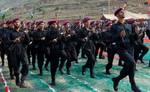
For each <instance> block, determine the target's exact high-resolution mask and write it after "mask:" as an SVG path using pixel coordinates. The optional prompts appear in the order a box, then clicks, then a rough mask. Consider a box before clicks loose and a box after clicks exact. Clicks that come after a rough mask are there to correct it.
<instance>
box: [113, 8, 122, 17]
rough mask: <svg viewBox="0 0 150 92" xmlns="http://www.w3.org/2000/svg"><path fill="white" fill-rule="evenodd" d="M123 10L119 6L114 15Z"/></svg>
mask: <svg viewBox="0 0 150 92" xmlns="http://www.w3.org/2000/svg"><path fill="white" fill-rule="evenodd" d="M122 10H124V9H123V8H119V9H117V10H116V11H115V13H114V15H115V16H116V15H117V14H118V13H119V12H120V11H122Z"/></svg>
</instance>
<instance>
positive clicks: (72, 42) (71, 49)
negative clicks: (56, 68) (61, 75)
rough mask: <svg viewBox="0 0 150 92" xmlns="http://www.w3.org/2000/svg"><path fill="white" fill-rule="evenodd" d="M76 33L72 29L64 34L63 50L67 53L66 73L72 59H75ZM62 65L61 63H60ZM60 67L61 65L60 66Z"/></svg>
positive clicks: (68, 70)
mask: <svg viewBox="0 0 150 92" xmlns="http://www.w3.org/2000/svg"><path fill="white" fill-rule="evenodd" d="M76 37H77V36H76V34H75V32H74V31H71V30H69V31H67V32H65V34H64V40H63V42H64V44H65V52H66V55H67V58H66V59H67V63H66V69H67V74H70V67H71V62H72V61H77V53H76V48H75V47H76ZM60 65H63V64H60ZM61 67H62V66H61Z"/></svg>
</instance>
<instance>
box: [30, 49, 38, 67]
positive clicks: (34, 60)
mask: <svg viewBox="0 0 150 92" xmlns="http://www.w3.org/2000/svg"><path fill="white" fill-rule="evenodd" d="M31 56H32V66H33V68H35V63H36V56H37V48H35V47H34V46H33V47H32V48H31Z"/></svg>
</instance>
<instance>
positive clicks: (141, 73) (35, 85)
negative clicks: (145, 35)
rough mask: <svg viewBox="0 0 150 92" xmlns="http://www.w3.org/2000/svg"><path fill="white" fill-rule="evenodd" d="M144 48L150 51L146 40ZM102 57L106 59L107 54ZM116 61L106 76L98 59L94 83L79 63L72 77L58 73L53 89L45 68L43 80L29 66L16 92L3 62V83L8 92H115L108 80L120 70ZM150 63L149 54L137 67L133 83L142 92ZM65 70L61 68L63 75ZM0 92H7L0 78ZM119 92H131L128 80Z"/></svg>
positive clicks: (148, 86) (148, 89)
mask: <svg viewBox="0 0 150 92" xmlns="http://www.w3.org/2000/svg"><path fill="white" fill-rule="evenodd" d="M145 45H146V46H147V47H150V42H149V40H147V39H145ZM103 54H104V55H105V56H106V57H107V54H106V53H103ZM118 59H119V58H118V56H117V55H116V56H115V60H114V66H113V68H112V70H111V73H112V74H111V75H106V74H105V65H106V64H107V62H108V61H107V58H106V59H97V62H96V65H95V74H96V78H95V79H92V78H90V74H89V70H87V72H86V75H84V76H83V75H82V73H81V66H82V65H83V64H84V63H85V62H86V59H79V63H73V65H72V69H71V75H67V74H66V73H65V74H64V75H61V74H60V72H59V71H58V72H57V76H56V83H57V84H56V86H55V87H51V86H50V85H49V83H50V82H51V81H50V76H51V75H50V72H48V71H46V70H45V69H44V68H43V70H44V73H43V76H38V69H37V70H32V66H31V65H30V71H29V74H28V77H27V81H26V84H27V85H28V88H19V87H17V86H16V85H15V80H10V77H9V71H8V67H7V61H6V62H5V66H4V67H1V69H2V73H1V74H3V75H4V79H5V80H6V83H7V85H8V87H9V91H10V92H114V91H113V83H112V80H111V78H113V77H116V76H117V75H118V74H119V72H120V70H121V68H122V67H120V66H118V65H117V64H118ZM149 60H150V50H149V52H148V53H147V54H146V56H145V57H144V62H145V64H141V63H139V64H137V70H138V71H136V75H135V79H136V82H137V85H138V86H139V88H140V89H141V90H142V92H150V67H148V63H149ZM65 70H66V69H65V67H64V71H65ZM9 91H8V92H9ZM0 92H6V85H5V83H4V80H3V77H2V75H0ZM118 92H132V91H131V88H130V84H129V80H128V77H126V78H125V79H123V80H122V81H121V82H120V85H119V91H118Z"/></svg>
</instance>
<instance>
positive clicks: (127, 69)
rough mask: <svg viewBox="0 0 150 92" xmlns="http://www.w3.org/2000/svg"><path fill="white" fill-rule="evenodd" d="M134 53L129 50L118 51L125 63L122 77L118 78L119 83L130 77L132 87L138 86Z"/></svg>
mask: <svg viewBox="0 0 150 92" xmlns="http://www.w3.org/2000/svg"><path fill="white" fill-rule="evenodd" d="M132 52H133V51H131V50H129V51H127V50H122V49H118V50H117V53H118V54H119V56H120V58H121V59H122V60H123V61H124V66H123V68H122V70H121V72H120V75H119V76H118V77H116V79H117V80H118V81H120V80H121V79H123V78H125V77H126V76H129V80H130V83H131V86H134V85H136V83H135V80H134V75H135V66H136V64H135V62H134V57H133V54H132Z"/></svg>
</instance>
